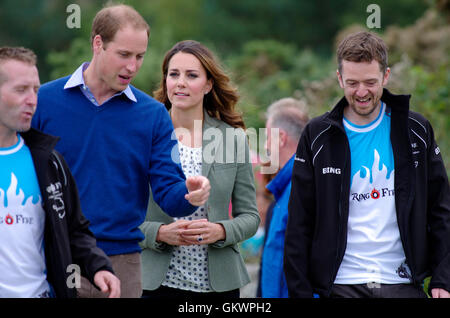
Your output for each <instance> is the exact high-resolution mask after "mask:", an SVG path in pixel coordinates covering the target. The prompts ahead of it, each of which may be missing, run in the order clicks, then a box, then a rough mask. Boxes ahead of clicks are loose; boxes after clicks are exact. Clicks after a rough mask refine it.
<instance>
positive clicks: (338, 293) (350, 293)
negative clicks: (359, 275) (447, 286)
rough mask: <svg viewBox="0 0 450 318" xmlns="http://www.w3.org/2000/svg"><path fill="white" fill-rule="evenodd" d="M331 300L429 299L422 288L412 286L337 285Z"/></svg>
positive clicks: (333, 288)
mask: <svg viewBox="0 0 450 318" xmlns="http://www.w3.org/2000/svg"><path fill="white" fill-rule="evenodd" d="M330 298H427V295H426V294H425V292H424V291H423V289H422V287H418V286H414V285H412V284H378V283H368V284H355V285H343V284H335V285H333V287H332V289H331V295H330Z"/></svg>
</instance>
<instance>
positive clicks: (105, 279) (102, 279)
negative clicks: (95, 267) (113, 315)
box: [94, 270, 120, 298]
mask: <svg viewBox="0 0 450 318" xmlns="http://www.w3.org/2000/svg"><path fill="white" fill-rule="evenodd" d="M94 283H95V285H97V287H98V288H100V290H101V291H102V293H109V296H108V297H109V298H120V280H119V279H118V278H117V277H116V276H114V274H113V273H111V272H109V271H105V270H103V271H98V272H97V273H95V275H94Z"/></svg>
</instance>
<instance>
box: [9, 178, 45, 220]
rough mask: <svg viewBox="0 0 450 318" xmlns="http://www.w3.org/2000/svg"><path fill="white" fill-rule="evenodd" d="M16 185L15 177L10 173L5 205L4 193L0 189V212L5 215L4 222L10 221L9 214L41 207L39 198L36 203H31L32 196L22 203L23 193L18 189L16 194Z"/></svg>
mask: <svg viewBox="0 0 450 318" xmlns="http://www.w3.org/2000/svg"><path fill="white" fill-rule="evenodd" d="M17 184H18V182H17V177H16V176H15V175H14V173H11V183H10V185H9V187H8V189H7V190H6V199H7V200H8V203H7V204H6V203H5V191H3V189H0V212H3V213H5V214H4V215H5V220H10V219H9V218H8V216H9V217H11V214H13V213H16V212H20V211H22V210H24V209H25V208H27V207H31V206H38V205H41V197H40V196H39V200H38V202H37V203H33V196H30V197H28V198H27V199H26V201H25V203H24V200H25V193H24V192H23V190H22V189H19V193H18V194H17V190H18V188H17ZM3 213H2V214H3ZM7 224H8V223H7Z"/></svg>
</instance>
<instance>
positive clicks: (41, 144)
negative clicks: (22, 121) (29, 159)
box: [20, 128, 59, 151]
mask: <svg viewBox="0 0 450 318" xmlns="http://www.w3.org/2000/svg"><path fill="white" fill-rule="evenodd" d="M20 135H21V136H22V138H23V139H24V140H25V144H26V145H27V146H28V147H29V148H40V149H42V150H48V151H51V150H53V148H55V145H56V143H57V142H58V140H59V137H55V136H51V135H47V134H44V133H43V132H41V131H39V130H37V129H34V128H31V129H30V130H28V131H27V132H24V133H20Z"/></svg>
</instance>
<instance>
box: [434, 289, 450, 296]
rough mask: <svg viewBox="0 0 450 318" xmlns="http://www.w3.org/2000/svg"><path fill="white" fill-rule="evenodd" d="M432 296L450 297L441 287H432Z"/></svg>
mask: <svg viewBox="0 0 450 318" xmlns="http://www.w3.org/2000/svg"><path fill="white" fill-rule="evenodd" d="M431 296H433V298H450V293H449V292H448V291H446V290H445V289H442V288H433V289H432V290H431Z"/></svg>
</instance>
